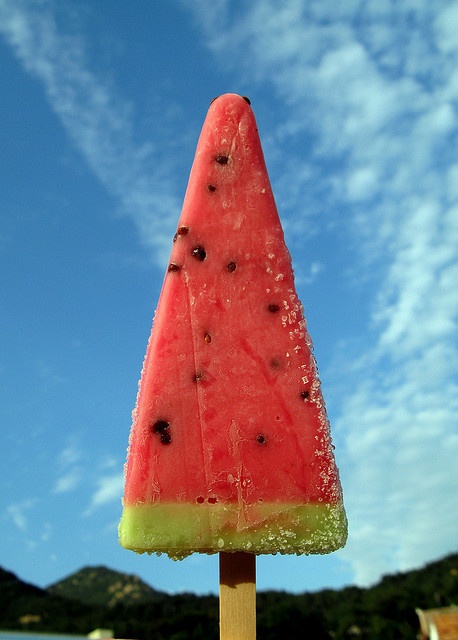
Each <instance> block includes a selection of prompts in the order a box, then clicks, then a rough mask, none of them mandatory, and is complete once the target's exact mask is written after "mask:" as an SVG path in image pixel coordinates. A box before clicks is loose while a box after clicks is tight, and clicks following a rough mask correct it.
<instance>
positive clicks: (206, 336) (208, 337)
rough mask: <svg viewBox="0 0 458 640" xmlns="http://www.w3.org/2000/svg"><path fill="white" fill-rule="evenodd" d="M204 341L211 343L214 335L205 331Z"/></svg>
mask: <svg viewBox="0 0 458 640" xmlns="http://www.w3.org/2000/svg"><path fill="white" fill-rule="evenodd" d="M204 341H205V342H206V343H207V344H210V342H211V341H212V337H211V335H210V334H209V333H205V334H204Z"/></svg>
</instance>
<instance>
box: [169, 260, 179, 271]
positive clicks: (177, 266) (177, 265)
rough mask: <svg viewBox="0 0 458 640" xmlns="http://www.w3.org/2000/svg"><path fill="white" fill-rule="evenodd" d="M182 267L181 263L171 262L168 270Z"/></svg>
mask: <svg viewBox="0 0 458 640" xmlns="http://www.w3.org/2000/svg"><path fill="white" fill-rule="evenodd" d="M180 269H181V267H180V265H179V264H177V263H176V262H171V263H170V264H169V267H168V269H167V271H179V270H180Z"/></svg>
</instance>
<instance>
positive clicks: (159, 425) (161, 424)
mask: <svg viewBox="0 0 458 640" xmlns="http://www.w3.org/2000/svg"><path fill="white" fill-rule="evenodd" d="M169 428H170V422H167V420H156V422H155V423H154V424H153V431H154V433H162V432H163V431H167V430H168V429H169Z"/></svg>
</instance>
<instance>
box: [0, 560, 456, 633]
mask: <svg viewBox="0 0 458 640" xmlns="http://www.w3.org/2000/svg"><path fill="white" fill-rule="evenodd" d="M457 604H458V553H454V554H451V555H448V556H446V557H445V558H442V559H440V560H436V561H435V562H431V563H429V564H427V565H426V566H424V567H422V568H420V569H415V570H413V571H408V572H405V573H397V574H393V575H387V576H384V577H383V578H382V580H381V581H380V582H379V583H378V584H376V585H374V586H372V587H370V588H367V589H364V588H360V587H354V586H351V587H345V588H343V589H340V590H334V589H323V590H322V591H319V592H314V593H307V592H305V593H302V594H290V593H285V592H279V591H266V592H259V593H258V595H257V612H258V613H257V627H258V636H259V638H260V639H262V640H278V638H280V637H285V638H288V640H302V639H303V637H304V635H306V636H307V637H311V638H314V640H349V639H350V640H351V638H357V640H412V639H413V638H415V637H417V634H418V631H419V621H418V616H417V614H416V612H415V610H416V608H420V609H431V608H437V607H449V606H451V605H457ZM97 627H102V628H108V629H114V634H115V637H117V638H142V640H165V639H167V640H184V639H186V640H218V598H217V597H216V596H197V595H194V594H190V593H184V594H178V595H168V594H166V593H163V592H160V591H156V590H155V589H153V588H152V587H150V586H149V585H147V584H146V583H144V582H142V581H141V580H140V579H139V578H138V577H137V576H135V575H129V574H124V573H120V572H118V571H113V570H111V569H108V568H106V567H85V568H83V569H81V570H79V571H77V572H76V573H74V574H72V575H70V576H68V577H66V578H64V579H62V580H60V581H58V582H56V583H55V584H52V585H50V586H49V587H48V588H47V589H40V588H39V587H36V586H34V585H31V584H28V583H25V582H23V581H22V580H20V579H18V578H17V576H15V575H14V574H13V573H11V572H10V571H5V570H4V569H2V568H1V567H0V629H4V630H16V631H27V632H34V633H36V632H47V633H50V632H51V633H63V634H67V635H68V634H78V635H87V634H88V633H89V632H90V631H91V630H93V629H95V628H97Z"/></svg>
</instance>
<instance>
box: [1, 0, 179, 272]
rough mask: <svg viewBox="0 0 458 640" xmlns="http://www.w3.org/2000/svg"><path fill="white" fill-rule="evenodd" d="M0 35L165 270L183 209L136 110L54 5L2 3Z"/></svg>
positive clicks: (26, 1)
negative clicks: (144, 139)
mask: <svg viewBox="0 0 458 640" xmlns="http://www.w3.org/2000/svg"><path fill="white" fill-rule="evenodd" d="M0 32H2V33H3V35H4V37H5V39H6V41H7V42H8V43H9V44H10V46H11V47H12V49H13V51H14V53H15V54H16V56H17V57H18V58H19V60H20V61H21V62H22V64H23V65H24V68H25V69H26V70H27V71H28V72H29V73H30V74H31V75H33V76H35V77H37V78H38V79H39V80H40V81H41V82H42V83H43V86H44V88H45V92H46V95H47V98H48V101H49V104H50V105H51V107H52V109H53V110H54V111H55V113H56V114H57V116H58V117H59V119H60V120H61V122H62V124H63V126H64V127H65V129H66V131H67V134H68V135H69V137H70V138H71V140H72V141H73V143H74V145H75V146H76V147H77V148H78V149H79V151H80V152H81V153H82V155H83V156H84V158H85V160H86V162H87V163H88V165H89V167H90V168H91V169H92V171H93V172H94V174H95V175H96V176H97V177H98V179H99V180H100V181H101V183H102V184H103V185H104V186H105V188H106V189H107V191H108V192H109V193H110V194H111V195H113V196H114V197H115V198H116V199H117V201H118V202H120V209H121V210H122V211H123V212H124V213H126V214H128V215H130V216H132V218H133V219H134V221H135V223H136V225H137V227H138V229H139V231H140V234H141V237H142V239H143V241H144V242H145V243H146V244H147V245H148V246H149V247H150V248H151V249H152V250H153V254H154V257H155V259H156V262H158V263H159V264H161V265H162V264H163V262H164V261H165V259H166V256H167V255H168V252H169V245H170V237H171V230H172V226H173V222H172V221H173V220H174V219H175V218H176V217H177V213H178V208H179V202H177V199H176V198H175V197H174V196H173V195H172V193H173V192H172V190H171V189H170V188H167V187H166V186H165V178H164V175H165V173H164V166H163V165H164V158H161V159H159V158H158V157H157V156H156V154H155V152H154V149H153V146H152V144H151V143H144V144H136V142H135V140H134V133H133V122H134V114H133V112H132V105H131V104H129V103H128V102H127V101H126V100H123V99H122V98H121V97H119V96H118V95H117V92H116V90H115V89H114V87H113V86H111V85H110V84H109V83H108V81H107V80H106V79H105V78H101V77H98V76H97V75H95V74H94V73H93V72H92V71H91V70H90V68H89V65H88V61H87V59H86V54H85V49H84V42H83V40H82V39H81V38H80V37H78V36H75V35H71V34H69V33H64V32H62V31H61V30H59V27H58V25H57V23H56V20H55V17H54V14H53V4H52V3H51V2H47V1H44V2H40V3H35V2H33V1H30V0H22V1H21V0H17V1H16V0H2V1H1V2H0ZM169 227H170V228H169Z"/></svg>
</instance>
